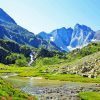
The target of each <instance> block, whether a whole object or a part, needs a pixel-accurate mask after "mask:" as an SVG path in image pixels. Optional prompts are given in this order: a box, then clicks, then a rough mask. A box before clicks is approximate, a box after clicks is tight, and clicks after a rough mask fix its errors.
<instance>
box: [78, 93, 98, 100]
mask: <svg viewBox="0 0 100 100" xmlns="http://www.w3.org/2000/svg"><path fill="white" fill-rule="evenodd" d="M79 96H80V98H81V99H82V100H100V92H81V93H79Z"/></svg>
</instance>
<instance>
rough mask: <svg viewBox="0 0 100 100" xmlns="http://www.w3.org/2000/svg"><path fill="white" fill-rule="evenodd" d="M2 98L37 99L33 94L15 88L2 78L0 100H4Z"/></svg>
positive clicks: (14, 99)
mask: <svg viewBox="0 0 100 100" xmlns="http://www.w3.org/2000/svg"><path fill="white" fill-rule="evenodd" d="M2 98H5V99H7V100H9V98H12V99H13V100H30V98H32V99H31V100H37V99H36V98H35V97H33V96H31V95H29V94H26V93H24V92H22V91H20V90H18V89H15V88H13V87H12V86H11V85H10V84H9V83H7V82H6V81H4V80H3V79H1V78H0V100H2Z"/></svg>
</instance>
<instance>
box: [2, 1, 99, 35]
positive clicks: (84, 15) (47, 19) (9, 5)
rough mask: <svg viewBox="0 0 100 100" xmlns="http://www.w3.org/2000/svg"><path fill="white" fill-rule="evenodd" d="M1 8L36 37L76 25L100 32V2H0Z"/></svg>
mask: <svg viewBox="0 0 100 100" xmlns="http://www.w3.org/2000/svg"><path fill="white" fill-rule="evenodd" d="M0 8H2V9H4V10H5V11H6V12H7V13H8V14H9V15H10V16H11V17H12V18H14V19H15V21H16V22H17V23H18V24H19V25H20V26H23V27H24V28H26V29H28V30H30V31H32V32H34V33H35V34H36V33H39V32H41V31H46V32H50V31H52V30H53V29H57V28H61V27H66V28H68V27H72V28H73V27H74V25H75V24H76V23H79V24H85V25H87V26H89V27H91V28H92V29H93V30H100V0H0Z"/></svg>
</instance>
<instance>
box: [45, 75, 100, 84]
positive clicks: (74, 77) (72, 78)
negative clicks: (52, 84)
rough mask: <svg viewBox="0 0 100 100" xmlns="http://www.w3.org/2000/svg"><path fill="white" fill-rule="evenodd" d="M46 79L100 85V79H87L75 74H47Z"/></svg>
mask: <svg viewBox="0 0 100 100" xmlns="http://www.w3.org/2000/svg"><path fill="white" fill-rule="evenodd" d="M44 77H45V78H47V79H50V80H60V81H71V82H86V83H89V82H90V83H100V77H98V78H85V77H82V76H79V75H74V74H46V75H44Z"/></svg>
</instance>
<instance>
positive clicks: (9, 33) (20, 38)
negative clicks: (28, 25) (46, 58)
mask: <svg viewBox="0 0 100 100" xmlns="http://www.w3.org/2000/svg"><path fill="white" fill-rule="evenodd" d="M0 39H3V40H10V41H14V42H17V43H19V44H23V45H27V46H31V47H35V48H40V47H43V48H46V49H50V50H59V51H70V50H73V49H75V48H80V47H83V46H85V45H87V44H89V43H90V42H92V41H93V40H95V41H99V40H100V31H98V32H95V31H93V30H92V29H91V28H89V27H87V26H86V25H80V24H76V25H75V26H74V28H73V29H72V28H67V29H66V28H65V27H62V28H60V29H55V30H53V31H52V32H50V33H46V32H40V33H39V34H37V35H35V34H34V33H32V32H30V31H28V30H26V29H25V28H23V27H21V26H19V25H18V24H17V23H16V22H15V21H14V19H13V18H11V17H10V16H9V15H8V14H7V13H6V12H5V11H4V10H3V9H1V8H0Z"/></svg>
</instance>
